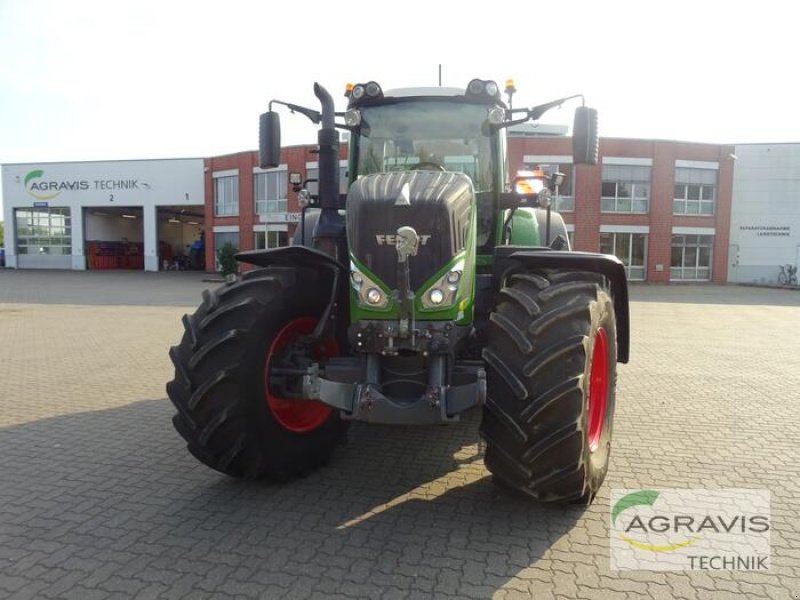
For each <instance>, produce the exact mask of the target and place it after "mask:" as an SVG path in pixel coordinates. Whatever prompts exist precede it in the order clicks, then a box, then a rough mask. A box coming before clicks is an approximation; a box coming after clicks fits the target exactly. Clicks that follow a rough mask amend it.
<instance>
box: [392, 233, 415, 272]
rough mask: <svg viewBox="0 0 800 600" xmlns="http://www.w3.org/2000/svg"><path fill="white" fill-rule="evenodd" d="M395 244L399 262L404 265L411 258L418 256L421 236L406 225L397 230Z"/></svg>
mask: <svg viewBox="0 0 800 600" xmlns="http://www.w3.org/2000/svg"><path fill="white" fill-rule="evenodd" d="M394 244H395V248H396V249H397V262H401V263H404V262H406V260H407V259H408V257H409V256H416V255H417V250H418V249H419V234H417V231H416V230H415V229H414V228H413V227H408V226H407V225H405V226H403V227H400V228H399V229H398V230H397V237H395V242H394Z"/></svg>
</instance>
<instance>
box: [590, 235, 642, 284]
mask: <svg viewBox="0 0 800 600" xmlns="http://www.w3.org/2000/svg"><path fill="white" fill-rule="evenodd" d="M600 252H601V253H602V254H613V255H614V256H616V257H617V258H618V259H620V260H621V261H622V264H623V265H625V272H626V273H627V274H628V279H630V280H631V281H644V279H645V265H646V264H647V262H646V253H647V234H646V233H619V232H614V233H601V234H600Z"/></svg>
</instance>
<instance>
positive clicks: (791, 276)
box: [778, 264, 797, 285]
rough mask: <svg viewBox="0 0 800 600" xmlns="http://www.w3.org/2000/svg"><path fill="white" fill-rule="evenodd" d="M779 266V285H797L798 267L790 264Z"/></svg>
mask: <svg viewBox="0 0 800 600" xmlns="http://www.w3.org/2000/svg"><path fill="white" fill-rule="evenodd" d="M778 266H779V267H780V270H781V272H780V273H778V283H779V284H780V285H797V267H795V266H792V265H790V264H786V265H778Z"/></svg>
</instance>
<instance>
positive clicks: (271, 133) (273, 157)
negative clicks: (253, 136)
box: [258, 111, 281, 169]
mask: <svg viewBox="0 0 800 600" xmlns="http://www.w3.org/2000/svg"><path fill="white" fill-rule="evenodd" d="M280 164H281V118H280V115H279V114H278V113H276V112H273V111H269V112H265V113H263V114H262V115H261V117H260V118H259V123H258V166H259V167H261V168H262V169H270V168H274V167H277V166H279V165H280Z"/></svg>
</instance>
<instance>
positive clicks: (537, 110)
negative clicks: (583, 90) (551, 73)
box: [528, 94, 585, 121]
mask: <svg viewBox="0 0 800 600" xmlns="http://www.w3.org/2000/svg"><path fill="white" fill-rule="evenodd" d="M574 98H580V99H581V100H582V101H583V102H582V104H583V103H585V99H584V97H583V94H575V95H574V96H567V97H566V98H559V99H558V100H553V101H552V102H545V103H544V104H540V105H539V106H534V107H533V108H531V109H528V118H529V119H530V120H531V121H538V120H539V119H540V118H541V116H542V115H543V114H544V113H546V112H547V111H548V110H550V109H551V108H556V107H559V106H561V105H562V104H564V102H566V101H567V100H572V99H574Z"/></svg>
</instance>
